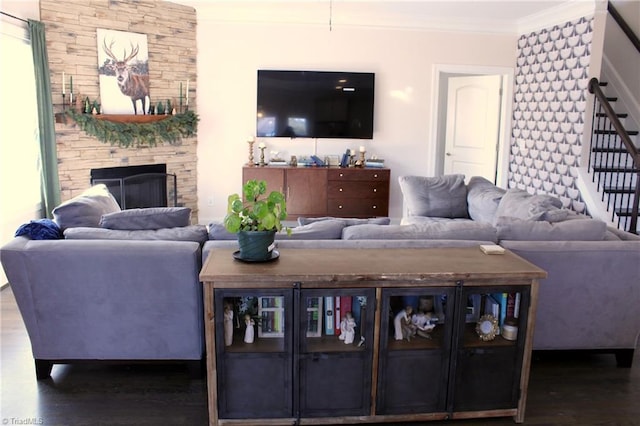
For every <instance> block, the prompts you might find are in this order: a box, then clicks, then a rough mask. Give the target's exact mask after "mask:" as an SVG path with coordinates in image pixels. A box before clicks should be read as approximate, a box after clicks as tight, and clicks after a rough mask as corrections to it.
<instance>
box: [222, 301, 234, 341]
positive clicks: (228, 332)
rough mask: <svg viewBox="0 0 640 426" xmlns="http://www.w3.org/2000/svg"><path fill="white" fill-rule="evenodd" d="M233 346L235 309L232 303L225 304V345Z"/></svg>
mask: <svg viewBox="0 0 640 426" xmlns="http://www.w3.org/2000/svg"><path fill="white" fill-rule="evenodd" d="M231 344H233V307H232V306H231V303H227V302H225V304H224V345H225V346H231Z"/></svg>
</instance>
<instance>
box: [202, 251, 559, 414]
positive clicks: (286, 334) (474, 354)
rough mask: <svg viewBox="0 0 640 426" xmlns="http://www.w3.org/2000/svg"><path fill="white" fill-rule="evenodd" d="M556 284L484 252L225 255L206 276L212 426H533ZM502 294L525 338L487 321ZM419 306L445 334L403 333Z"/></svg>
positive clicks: (521, 263)
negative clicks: (535, 386)
mask: <svg viewBox="0 0 640 426" xmlns="http://www.w3.org/2000/svg"><path fill="white" fill-rule="evenodd" d="M544 277H546V273H545V272H544V271H543V270H541V269H540V268H538V267H536V266H534V265H532V264H531V263H529V262H527V261H526V260H524V259H522V258H520V257H518V256H517V255H515V254H513V253H511V252H509V251H507V252H506V253H505V254H504V255H487V254H484V253H482V252H481V251H480V249H479V248H474V247H472V248H437V249H358V250H354V249H339V250H331V249H282V250H281V251H280V257H279V258H278V259H276V260H274V261H271V262H267V263H254V264H249V263H243V262H241V261H238V260H234V258H233V257H232V251H231V250H214V251H212V252H211V254H210V255H209V257H208V259H207V261H206V263H205V265H204V267H203V269H202V272H201V274H200V279H201V281H202V282H203V283H204V315H205V327H206V328H205V333H206V344H207V379H208V404H209V423H210V425H227V424H229V425H231V424H233V425H255V424H270V425H276V424H282V425H294V424H296V425H297V424H300V425H304V424H325V423H326V422H330V423H363V422H371V423H374V422H393V421H395V422H407V421H429V420H443V419H464V418H476V417H477V418H481V417H501V416H502V417H504V416H513V417H514V419H515V421H516V422H522V421H523V420H524V412H525V403H526V398H527V385H528V380H529V368H530V361H531V345H532V336H533V327H534V322H535V312H536V303H537V294H538V280H539V279H540V278H544ZM501 296H502V297H504V300H503V302H504V301H512V302H514V303H508V305H509V306H508V307H507V309H508V310H509V309H510V313H509V315H510V316H511V317H512V318H510V324H511V326H512V329H511V330H510V332H509V334H507V333H505V332H503V334H502V335H498V336H495V337H494V333H495V332H496V331H498V328H497V327H495V326H493V324H494V321H491V320H492V318H491V317H488V316H486V315H485V314H486V313H487V312H492V313H493V312H494V311H492V309H494V308H495V307H494V306H493V304H494V303H496V302H495V301H496V300H499V299H500V297H501ZM406 306H413V308H414V311H424V312H427V313H428V315H426V316H427V317H428V318H429V319H430V322H431V323H434V322H435V328H433V329H432V330H430V331H428V332H424V333H421V334H416V333H415V328H414V329H412V328H411V327H408V328H406V327H400V325H399V324H400V323H399V321H400V317H401V316H402V315H403V314H402V313H403V312H404V311H405V308H406ZM500 309H501V308H500V307H499V308H498V311H497V312H500ZM347 311H349V312H350V313H351V316H352V317H353V318H355V329H353V327H352V326H353V322H351V323H349V322H347V321H345V322H342V321H341V319H345V318H346V312H347ZM496 315H498V316H499V315H500V314H499V313H497V314H496ZM485 320H486V321H485ZM496 320H497V319H496ZM341 323H342V324H341ZM479 323H482V325H483V326H489V329H484V327H479V326H477V324H479ZM245 324H246V325H245ZM337 324H340V325H341V326H342V328H343V329H344V335H343V336H341V334H342V331H341V330H339V329H338V328H337V327H339V325H337ZM398 327H400V328H398ZM513 327H517V332H516V334H514V333H513ZM477 329H480V330H481V331H482V332H481V333H478V332H477ZM412 330H413V331H414V333H411V331H412ZM399 331H400V332H401V335H400V336H397V333H398V332H399ZM405 331H406V332H407V334H406V335H405V334H404V333H405ZM481 337H482V338H481Z"/></svg>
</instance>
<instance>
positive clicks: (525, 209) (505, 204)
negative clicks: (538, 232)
mask: <svg viewBox="0 0 640 426" xmlns="http://www.w3.org/2000/svg"><path fill="white" fill-rule="evenodd" d="M561 207H562V201H560V200H559V199H558V198H556V197H553V196H551V195H544V194H539V195H531V194H529V193H528V192H527V191H522V190H520V189H510V190H508V191H507V192H506V193H505V194H504V195H503V196H502V199H501V200H500V204H499V205H498V209H497V210H496V213H495V218H494V223H495V222H496V221H497V220H498V219H499V218H500V217H501V216H508V217H515V218H518V219H524V220H544V221H549V222H559V221H561V220H564V219H566V218H567V212H566V210H561ZM559 210H560V211H559Z"/></svg>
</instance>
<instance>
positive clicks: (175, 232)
mask: <svg viewBox="0 0 640 426" xmlns="http://www.w3.org/2000/svg"><path fill="white" fill-rule="evenodd" d="M64 237H65V238H66V239H68V240H163V241H195V242H197V243H201V244H202V243H204V242H205V241H207V228H206V227H205V226H204V225H190V226H181V227H178V228H162V229H142V230H124V229H106V228H85V227H79V228H69V229H66V230H65V231H64Z"/></svg>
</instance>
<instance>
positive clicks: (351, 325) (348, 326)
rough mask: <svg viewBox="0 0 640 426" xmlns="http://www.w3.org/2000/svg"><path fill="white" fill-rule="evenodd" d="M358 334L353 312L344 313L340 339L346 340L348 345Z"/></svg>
mask: <svg viewBox="0 0 640 426" xmlns="http://www.w3.org/2000/svg"><path fill="white" fill-rule="evenodd" d="M355 335H356V320H355V319H353V315H352V314H351V312H347V313H346V314H345V315H344V318H343V319H342V321H340V336H338V338H339V339H340V340H344V343H345V344H346V345H350V344H352V343H353V339H354V337H355Z"/></svg>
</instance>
